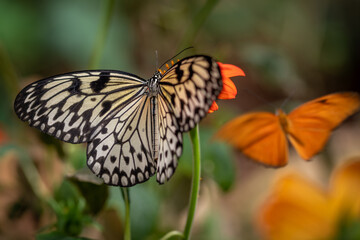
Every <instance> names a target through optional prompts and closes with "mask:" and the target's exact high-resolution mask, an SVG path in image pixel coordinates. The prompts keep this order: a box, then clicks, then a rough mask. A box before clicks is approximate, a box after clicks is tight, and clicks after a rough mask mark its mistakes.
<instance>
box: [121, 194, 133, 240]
mask: <svg viewBox="0 0 360 240" xmlns="http://www.w3.org/2000/svg"><path fill="white" fill-rule="evenodd" d="M120 189H121V194H122V196H123V198H124V202H125V226H124V229H125V230H124V240H131V227H130V197H129V188H123V187H120Z"/></svg>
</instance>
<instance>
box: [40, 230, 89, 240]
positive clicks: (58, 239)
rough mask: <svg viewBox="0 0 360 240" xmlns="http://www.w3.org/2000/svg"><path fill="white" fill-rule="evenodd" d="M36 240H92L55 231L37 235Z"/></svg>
mask: <svg viewBox="0 0 360 240" xmlns="http://www.w3.org/2000/svg"><path fill="white" fill-rule="evenodd" d="M36 240H91V238H84V237H71V236H67V235H66V234H64V233H61V232H58V231H53V232H49V233H41V234H38V235H36Z"/></svg>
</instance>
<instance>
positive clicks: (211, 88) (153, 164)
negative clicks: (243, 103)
mask: <svg viewBox="0 0 360 240" xmlns="http://www.w3.org/2000/svg"><path fill="white" fill-rule="evenodd" d="M221 89H222V79H221V73H220V68H219V66H218V64H217V63H216V62H215V60H213V59H212V58H211V57H209V56H205V55H195V56H191V57H187V58H184V59H182V60H181V61H178V62H177V63H175V64H173V65H172V66H171V67H169V69H168V70H167V71H165V72H163V71H161V70H158V71H156V73H155V74H154V76H152V77H151V78H150V79H148V80H145V79H143V78H141V77H138V76H136V75H134V74H130V73H126V72H122V71H114V70H87V71H78V72H71V73H65V74H61V75H57V76H53V77H49V78H45V79H43V80H40V81H37V82H34V83H32V84H30V85H28V86H27V87H25V88H24V89H23V90H21V92H20V93H19V94H18V95H17V97H16V99H15V103H14V109H15V112H16V114H17V116H18V117H19V118H20V119H21V120H22V121H26V122H28V123H29V125H30V126H32V127H35V128H38V129H40V130H41V131H42V132H44V133H47V134H49V135H51V136H53V137H55V138H57V139H60V140H62V141H65V142H69V143H87V150H86V152H87V165H88V167H89V168H90V169H91V171H92V172H93V173H95V174H96V175H97V176H98V177H101V178H102V179H103V180H104V182H105V183H106V184H109V185H114V186H122V187H129V186H133V185H135V184H137V183H141V182H144V181H146V180H148V179H149V178H150V177H151V176H152V175H154V174H155V173H156V179H157V181H158V182H159V183H160V184H163V183H164V182H165V181H168V180H169V179H170V177H171V176H172V175H173V174H174V172H175V169H176V167H177V164H178V159H179V157H180V156H181V154H182V150H183V138H182V133H184V132H187V131H189V130H191V129H192V128H194V127H195V125H196V124H197V123H199V122H200V120H201V119H202V118H203V117H204V116H205V115H206V113H207V112H208V109H209V108H210V106H211V104H212V102H213V101H214V100H215V99H216V97H217V96H218V95H219V93H220V91H221Z"/></svg>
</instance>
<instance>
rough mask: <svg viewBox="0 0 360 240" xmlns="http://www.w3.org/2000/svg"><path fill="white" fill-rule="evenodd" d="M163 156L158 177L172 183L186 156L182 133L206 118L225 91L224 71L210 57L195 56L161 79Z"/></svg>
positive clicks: (180, 63) (160, 133)
mask: <svg viewBox="0 0 360 240" xmlns="http://www.w3.org/2000/svg"><path fill="white" fill-rule="evenodd" d="M159 85H160V93H159V97H158V102H159V135H160V142H159V154H158V161H157V170H156V172H157V173H156V177H157V181H158V182H159V183H164V182H165V181H167V180H169V179H170V177H171V176H172V175H173V173H174V172H175V169H176V167H177V164H178V159H179V157H180V156H181V153H182V148H183V144H182V140H183V139H182V133H183V132H186V131H189V130H191V129H192V128H194V127H195V125H196V124H197V123H199V122H200V120H201V119H202V118H203V117H204V116H205V115H206V113H207V112H208V110H209V108H210V106H211V104H212V102H213V101H214V100H215V99H216V97H217V96H218V95H219V93H220V91H221V89H222V81H221V74H220V69H219V66H218V65H217V63H216V62H215V61H214V60H213V59H212V58H211V57H208V56H202V55H197V56H192V57H188V58H184V59H183V60H181V61H179V62H178V63H176V64H175V65H174V66H172V67H171V68H170V69H169V70H168V71H167V72H166V73H165V74H164V76H163V77H162V79H161V80H160V83H159Z"/></svg>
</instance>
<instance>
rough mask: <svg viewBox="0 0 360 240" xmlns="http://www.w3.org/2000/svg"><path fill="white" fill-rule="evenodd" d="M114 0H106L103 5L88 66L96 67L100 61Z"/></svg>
mask: <svg viewBox="0 0 360 240" xmlns="http://www.w3.org/2000/svg"><path fill="white" fill-rule="evenodd" d="M114 5H115V0H107V1H106V6H105V7H104V13H103V19H102V22H101V25H100V29H99V31H98V34H97V38H96V42H95V47H94V51H93V53H92V55H91V58H90V62H89V68H90V69H94V68H97V67H98V65H99V62H100V58H101V53H102V52H103V50H104V46H105V40H106V36H107V34H108V32H109V28H110V22H111V17H112V16H113V12H114V11H113V9H114Z"/></svg>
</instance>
